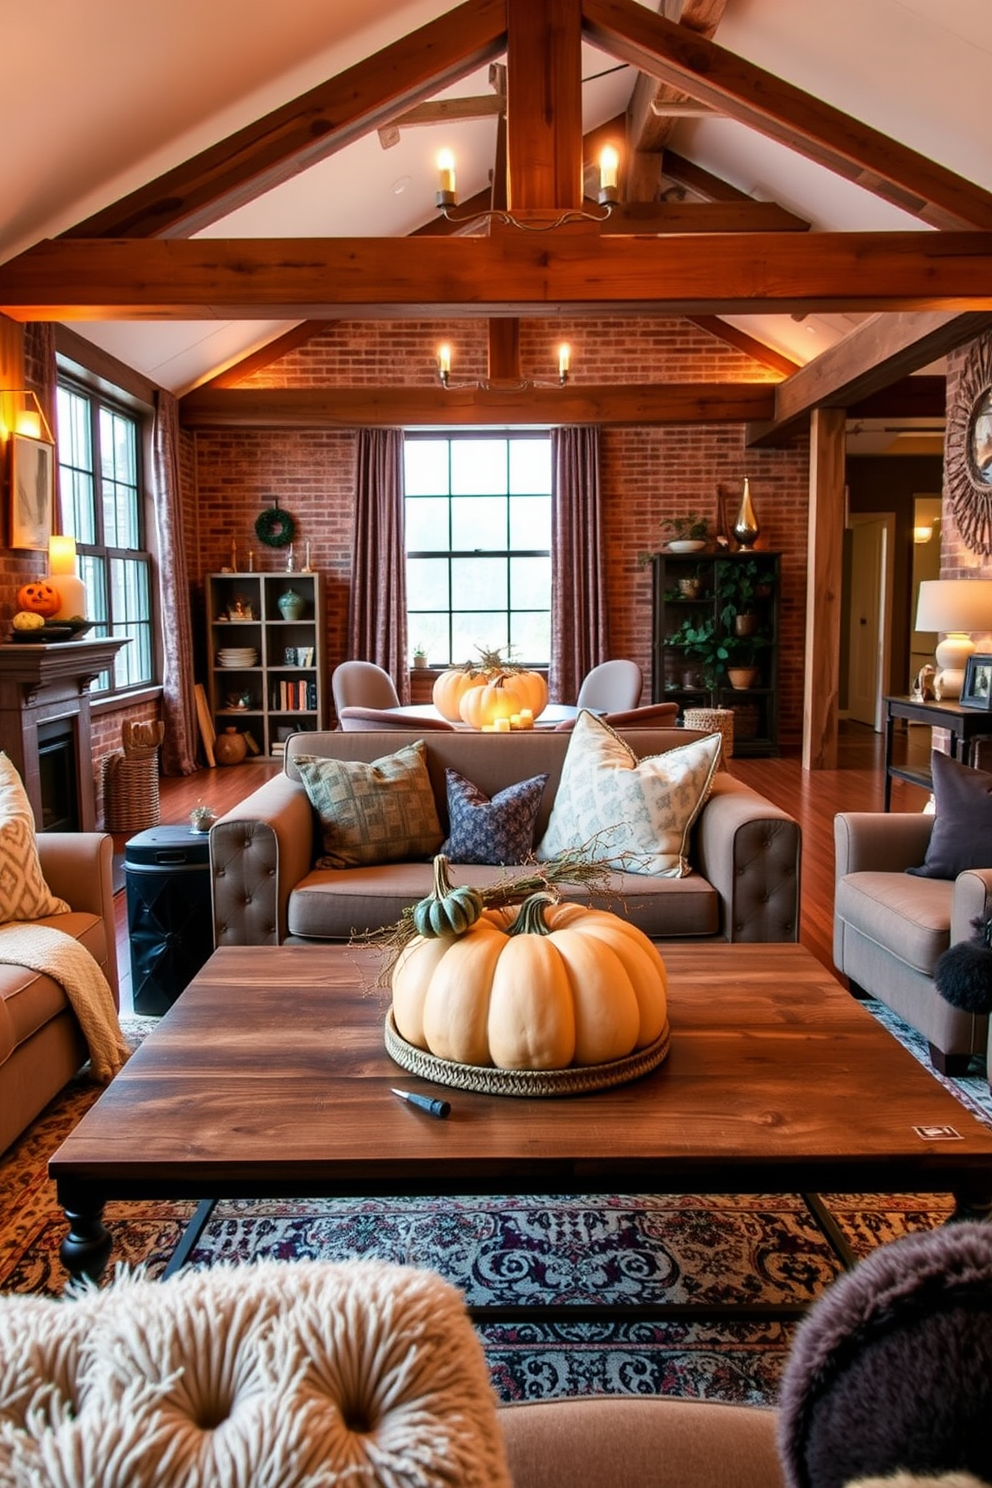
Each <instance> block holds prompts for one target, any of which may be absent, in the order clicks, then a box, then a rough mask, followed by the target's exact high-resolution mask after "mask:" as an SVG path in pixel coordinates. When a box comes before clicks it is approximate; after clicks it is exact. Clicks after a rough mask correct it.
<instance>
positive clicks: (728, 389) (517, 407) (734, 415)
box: [180, 382, 774, 429]
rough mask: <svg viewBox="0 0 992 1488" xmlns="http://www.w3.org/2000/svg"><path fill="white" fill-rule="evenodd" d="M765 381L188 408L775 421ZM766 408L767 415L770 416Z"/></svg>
mask: <svg viewBox="0 0 992 1488" xmlns="http://www.w3.org/2000/svg"><path fill="white" fill-rule="evenodd" d="M773 401H774V389H773V388H772V387H771V386H770V385H768V384H761V383H695V382H693V383H684V384H676V385H667V386H666V385H664V384H653V383H649V384H644V385H640V386H629V387H618V386H605V387H597V386H585V387H584V386H582V385H581V384H579V385H576V384H575V383H568V384H566V386H565V387H562V388H558V387H553V388H535V387H531V388H525V389H520V388H507V389H505V390H503V389H500V388H485V389H483V388H452V389H451V390H450V391H445V390H444V389H443V388H441V387H437V388H433V387H420V388H417V387H377V388H368V387H353V388H341V387H339V388H226V389H215V388H209V389H208V388H203V389H199V390H198V391H196V392H193V393H189V394H187V396H186V397H185V398H183V399H182V400H181V402H180V422H181V423H182V424H183V426H184V427H185V428H188V429H213V428H253V429H264V428H275V429H287V428H298V429H303V428H315V429H324V428H343V429H354V428H356V427H357V426H358V425H360V424H365V425H399V424H401V425H403V427H404V428H412V427H416V426H419V425H437V424H441V425H465V424H480V425H485V424H508V425H520V424H534V423H538V424H573V423H576V424H586V423H589V424H615V425H619V424H662V423H673V424H695V423H704V424H718V423H740V422H742V421H747V420H748V419H751V418H761V417H766V416H767V415H768V414H769V413H770V411H771V409H772V406H773ZM762 410H763V411H762Z"/></svg>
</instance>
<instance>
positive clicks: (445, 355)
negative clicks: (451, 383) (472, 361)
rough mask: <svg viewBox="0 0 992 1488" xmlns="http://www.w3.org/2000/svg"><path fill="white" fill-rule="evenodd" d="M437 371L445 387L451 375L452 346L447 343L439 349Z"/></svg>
mask: <svg viewBox="0 0 992 1488" xmlns="http://www.w3.org/2000/svg"><path fill="white" fill-rule="evenodd" d="M437 373H438V376H439V377H440V379H441V381H442V383H443V384H444V386H445V387H447V386H448V379H449V377H450V376H451V347H450V346H448V345H447V343H445V345H444V346H439V347H438V349H437Z"/></svg>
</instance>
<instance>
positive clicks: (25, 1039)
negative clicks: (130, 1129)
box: [0, 832, 118, 1152]
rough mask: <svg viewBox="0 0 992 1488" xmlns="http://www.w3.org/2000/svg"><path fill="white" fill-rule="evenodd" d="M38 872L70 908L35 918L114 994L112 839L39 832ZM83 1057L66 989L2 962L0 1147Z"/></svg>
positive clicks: (68, 1077) (3, 1147) (95, 834)
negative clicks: (69, 941) (73, 944)
mask: <svg viewBox="0 0 992 1488" xmlns="http://www.w3.org/2000/svg"><path fill="white" fill-rule="evenodd" d="M37 844H38V857H39V859H40V862H41V868H42V872H43V873H44V875H45V879H46V881H47V883H48V886H49V888H50V889H51V891H52V893H53V894H55V895H56V896H57V897H58V898H60V899H64V900H65V901H66V903H67V904H71V905H72V912H71V913H70V914H61V915H53V916H51V917H50V918H48V919H44V920H39V921H38V923H39V924H41V925H51V926H53V927H54V928H55V929H57V930H63V931H65V932H66V933H67V934H68V935H72V936H73V937H74V938H75V939H76V940H78V941H80V942H81V943H82V944H83V945H84V946H86V948H87V950H88V951H89V952H90V953H91V955H92V956H93V957H94V959H95V960H96V961H97V963H98V964H99V966H100V967H101V969H102V970H103V973H104V975H105V976H106V978H107V981H108V982H109V984H110V987H111V990H112V991H113V994H114V1000H115V1002H116V1001H117V998H118V985H117V942H116V939H115V932H114V896H113V887H112V876H111V863H112V859H113V838H112V837H110V836H108V835H105V834H104V833H100V832H47V833H46V832H41V833H39V834H38V837H37ZM86 1057H87V1054H86V1044H85V1042H84V1040H83V1037H82V1034H81V1033H80V1030H79V1024H78V1023H77V1021H76V1018H75V1015H74V1013H73V1012H72V1011H71V1009H70V1007H69V1004H68V1002H67V1001H66V997H65V993H64V992H63V990H62V988H61V987H60V986H59V984H58V983H57V982H54V981H52V979H51V977H48V976H44V975H42V974H41V973H39V972H36V971H29V970H27V969H26V968H25V967H22V966H8V965H3V964H0V1152H2V1151H4V1150H6V1148H7V1147H9V1146H10V1144H11V1142H13V1141H14V1140H15V1139H16V1138H17V1137H18V1136H20V1134H21V1132H22V1131H23V1130H24V1129H25V1127H27V1126H28V1125H29V1124H30V1123H31V1122H32V1121H33V1120H34V1118H35V1117H36V1116H37V1115H38V1114H39V1113H40V1112H41V1111H42V1110H43V1109H44V1107H45V1106H46V1105H47V1104H48V1102H49V1101H50V1100H52V1099H53V1097H54V1096H56V1095H58V1093H59V1091H60V1090H61V1089H62V1087H63V1086H64V1085H65V1084H66V1082H67V1081H68V1080H71V1079H72V1077H73V1075H74V1074H76V1072H77V1071H78V1070H79V1068H80V1067H81V1065H82V1064H83V1063H84V1062H85V1060H86Z"/></svg>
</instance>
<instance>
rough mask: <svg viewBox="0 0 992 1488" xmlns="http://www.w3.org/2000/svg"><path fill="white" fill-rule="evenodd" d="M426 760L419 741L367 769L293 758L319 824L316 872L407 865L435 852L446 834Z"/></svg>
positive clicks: (345, 763) (347, 763)
mask: <svg viewBox="0 0 992 1488" xmlns="http://www.w3.org/2000/svg"><path fill="white" fill-rule="evenodd" d="M425 754H426V750H425V747H424V741H423V739H418V740H417V742H416V743H415V744H408V745H405V746H404V747H403V748H402V749H398V750H397V751H396V753H395V754H388V755H384V756H383V758H382V759H377V760H373V761H372V763H371V764H366V763H365V762H364V761H363V760H336V759H324V758H322V757H321V756H319V755H313V754H298V755H297V756H296V764H297V766H298V768H299V771H300V776H301V778H302V780H303V784H304V786H305V787H306V792H307V795H308V796H309V797H310V804H311V805H312V806H313V808H314V810H315V811H316V813H317V815H318V817H319V818H320V826H321V831H322V834H323V848H324V853H323V856H322V857H319V858H318V859H317V867H318V868H363V867H368V866H369V865H370V864H373V863H396V862H408V861H414V860H416V859H424V858H429V857H432V856H433V855H434V853H436V852H437V850H438V848H439V847H440V845H441V839H442V837H443V836H444V833H443V832H442V830H441V823H440V821H439V820H438V815H437V806H436V805H435V802H434V792H433V790H432V788H431V779H430V775H429V774H428V772H427V761H426V758H425Z"/></svg>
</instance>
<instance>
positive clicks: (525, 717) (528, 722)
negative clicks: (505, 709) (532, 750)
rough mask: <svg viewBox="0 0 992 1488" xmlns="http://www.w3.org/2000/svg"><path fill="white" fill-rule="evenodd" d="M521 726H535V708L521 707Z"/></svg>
mask: <svg viewBox="0 0 992 1488" xmlns="http://www.w3.org/2000/svg"><path fill="white" fill-rule="evenodd" d="M520 727H521V728H522V729H529V728H533V727H534V710H533V708H521V709H520Z"/></svg>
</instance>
